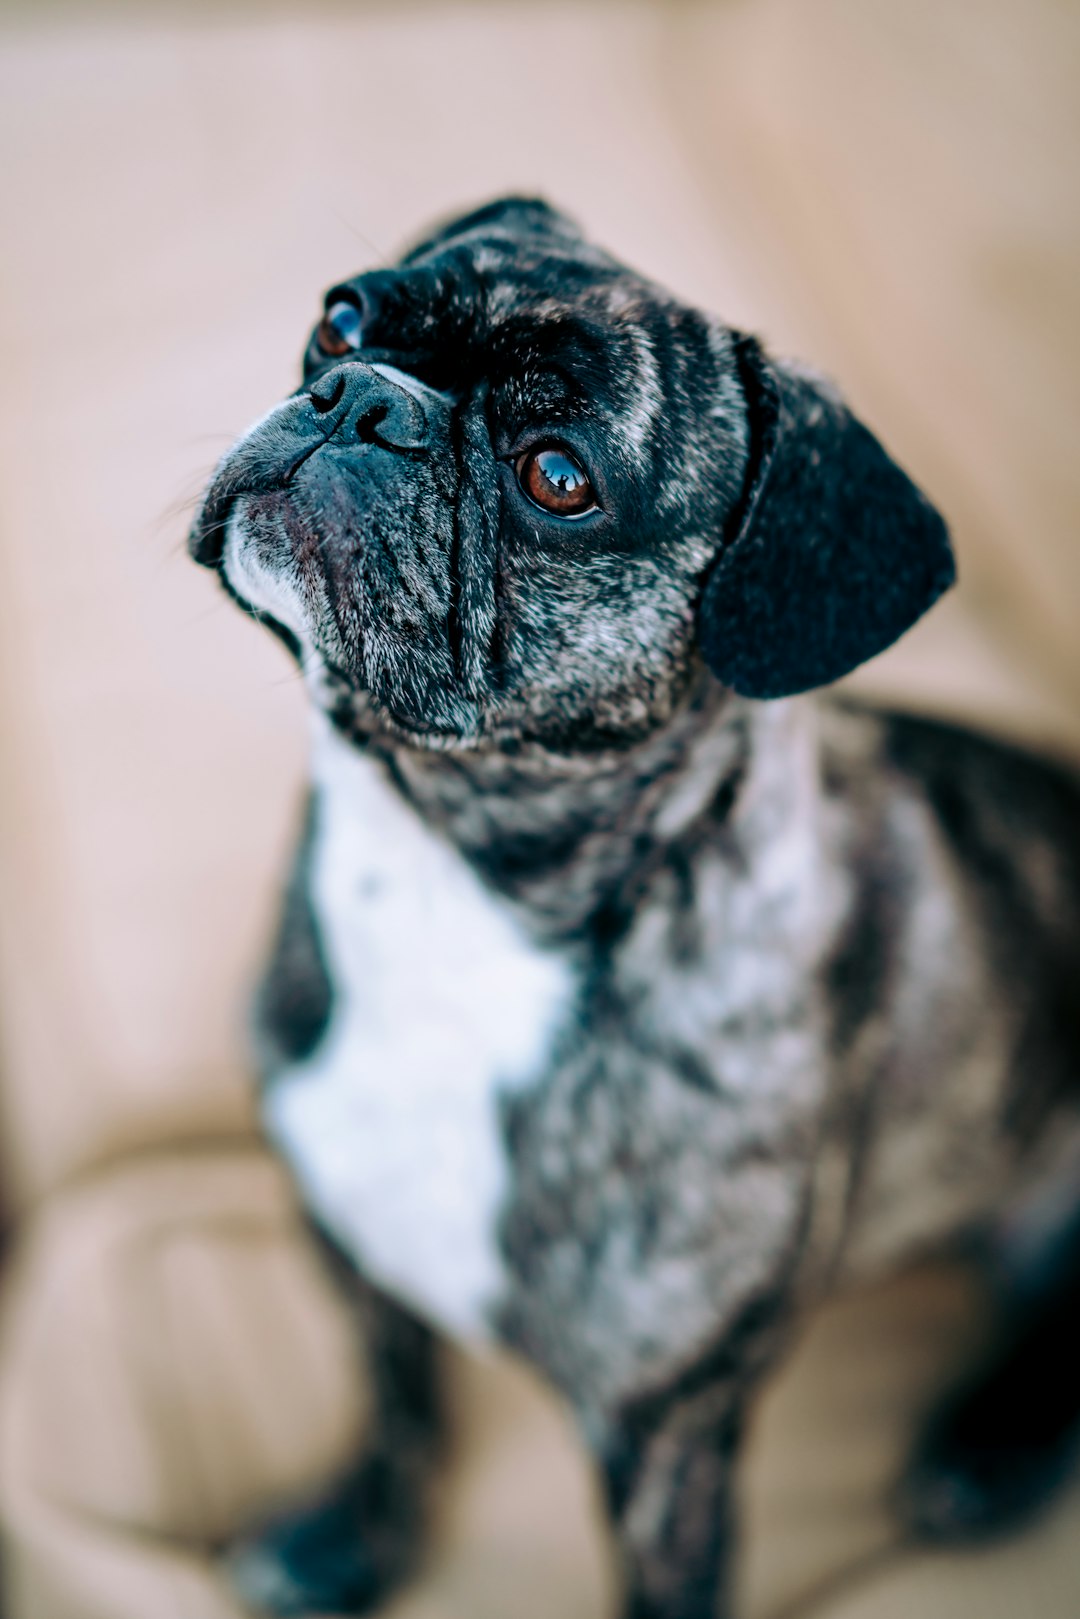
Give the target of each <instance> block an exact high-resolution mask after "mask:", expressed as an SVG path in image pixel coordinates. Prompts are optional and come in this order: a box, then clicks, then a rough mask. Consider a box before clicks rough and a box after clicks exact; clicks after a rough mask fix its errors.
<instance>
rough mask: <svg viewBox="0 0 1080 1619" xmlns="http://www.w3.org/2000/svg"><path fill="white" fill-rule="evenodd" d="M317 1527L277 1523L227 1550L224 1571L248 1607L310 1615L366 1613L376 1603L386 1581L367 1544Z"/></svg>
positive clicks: (275, 1613) (282, 1615)
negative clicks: (325, 1533) (316, 1528)
mask: <svg viewBox="0 0 1080 1619" xmlns="http://www.w3.org/2000/svg"><path fill="white" fill-rule="evenodd" d="M314 1527H315V1526H314V1525H312V1524H311V1523H310V1521H308V1522H304V1523H302V1524H282V1525H279V1526H275V1527H274V1528H271V1529H268V1530H266V1531H265V1532H264V1533H263V1534H261V1535H257V1536H253V1537H251V1538H250V1539H247V1540H243V1541H239V1542H237V1544H236V1545H235V1546H233V1547H232V1548H231V1549H230V1550H229V1551H228V1552H227V1553H226V1555H225V1557H224V1559H223V1565H222V1567H223V1572H224V1574H225V1577H226V1579H227V1580H228V1582H229V1584H230V1585H231V1586H232V1587H233V1589H234V1590H235V1592H236V1593H237V1595H238V1596H239V1597H240V1599H241V1601H242V1602H243V1604H244V1606H245V1607H246V1608H249V1609H251V1610H252V1611H253V1612H254V1613H257V1614H270V1615H274V1616H281V1619H284V1616H286V1615H300V1614H303V1615H305V1616H307V1619H311V1616H314V1615H335V1616H337V1615H352V1614H362V1613H367V1612H368V1611H369V1610H370V1609H371V1608H372V1607H374V1606H375V1605H376V1603H377V1602H378V1601H379V1599H380V1597H381V1596H382V1595H383V1594H384V1583H383V1581H382V1580H381V1579H380V1578H379V1574H378V1570H377V1569H376V1567H375V1563H374V1560H373V1559H372V1558H371V1556H370V1555H369V1554H368V1552H367V1551H366V1549H365V1547H364V1544H363V1542H362V1541H361V1540H360V1539H359V1538H356V1539H345V1538H341V1537H334V1538H331V1537H329V1536H326V1535H320V1534H318V1533H313V1532H312V1531H313V1529H314Z"/></svg>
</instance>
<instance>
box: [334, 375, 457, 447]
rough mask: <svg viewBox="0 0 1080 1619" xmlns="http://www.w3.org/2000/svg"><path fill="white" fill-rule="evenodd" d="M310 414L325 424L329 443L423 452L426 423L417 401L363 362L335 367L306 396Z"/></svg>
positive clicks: (425, 416) (427, 439)
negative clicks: (323, 419)
mask: <svg viewBox="0 0 1080 1619" xmlns="http://www.w3.org/2000/svg"><path fill="white" fill-rule="evenodd" d="M308 392H309V394H310V397H311V405H312V409H313V410H314V411H315V413H316V414H317V415H319V416H324V417H326V418H327V421H326V424H325V425H326V426H327V427H329V429H330V431H329V434H328V439H335V440H337V441H338V442H339V443H340V442H341V441H342V440H346V439H353V440H356V439H359V440H360V442H361V443H362V444H381V445H382V446H383V448H384V449H387V450H426V449H427V448H428V443H429V423H428V418H427V414H426V412H425V410H424V406H423V404H422V403H421V401H420V400H419V399H417V398H416V397H415V395H413V394H411V393H409V391H408V390H407V389H406V388H403V387H401V386H400V384H398V383H396V382H392V381H391V380H390V378H389V377H384V376H382V375H381V374H380V373H379V372H378V371H375V370H374V369H373V368H372V367H371V366H370V365H364V364H363V362H362V361H359V360H350V361H349V362H348V363H347V364H345V365H338V366H335V367H334V369H333V370H332V371H327V372H326V373H325V374H324V375H323V376H321V377H319V379H318V380H317V381H316V382H313V383H312V385H311V387H310V389H309V390H308Z"/></svg>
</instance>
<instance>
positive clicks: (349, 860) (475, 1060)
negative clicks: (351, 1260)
mask: <svg viewBox="0 0 1080 1619" xmlns="http://www.w3.org/2000/svg"><path fill="white" fill-rule="evenodd" d="M319 727H320V728H319V733H318V736H317V742H316V749H315V759H314V770H315V781H316V786H317V788H318V792H319V797H318V809H317V828H316V835H315V844H314V848H313V851H312V866H311V892H312V900H313V905H314V910H315V916H316V918H317V921H318V926H319V931H320V936H321V940H322V945H323V950H324V953H325V958H326V964H327V967H328V969H329V973H330V978H331V982H332V984H333V991H334V1006H333V1013H332V1018H331V1023H330V1027H329V1029H328V1031H327V1033H326V1035H325V1036H324V1038H323V1040H322V1041H321V1043H320V1045H319V1047H318V1048H317V1050H316V1051H315V1053H314V1054H313V1055H312V1057H311V1058H310V1059H308V1060H307V1061H306V1062H304V1063H301V1064H297V1065H296V1066H295V1067H293V1068H290V1069H287V1070H286V1071H285V1072H284V1073H282V1074H280V1075H279V1076H277V1077H276V1078H275V1080H274V1082H273V1084H272V1085H271V1086H270V1088H269V1090H268V1092H267V1095H266V1123H267V1127H268V1129H269V1132H270V1134H271V1136H272V1137H273V1139H274V1140H275V1141H276V1143H277V1145H278V1146H279V1147H280V1148H281V1149H282V1151H283V1152H284V1153H285V1154H286V1155H287V1157H288V1158H289V1159H290V1161H291V1163H292V1164H293V1167H294V1168H295V1170H296V1173H297V1175H298V1177H299V1179H300V1182H301V1185H302V1187H303V1190H304V1193H305V1195H306V1197H307V1199H308V1201H309V1203H310V1205H311V1206H312V1208H313V1210H314V1211H315V1213H316V1214H317V1215H318V1216H319V1218H320V1219H321V1220H322V1221H323V1222H324V1223H325V1225H326V1226H327V1228H328V1229H329V1230H330V1231H331V1232H332V1233H333V1235H334V1236H335V1238H336V1239H337V1240H338V1241H339V1242H340V1243H341V1244H342V1245H343V1246H344V1247H345V1248H346V1250H347V1251H348V1252H349V1253H351V1254H352V1255H353V1256H354V1257H355V1259H356V1262H357V1264H358V1265H359V1266H360V1268H361V1269H362V1270H363V1271H364V1273H365V1274H366V1275H368V1276H370V1277H371V1278H372V1280H373V1281H375V1282H377V1283H378V1284H379V1285H380V1286H382V1287H384V1288H386V1289H387V1290H388V1291H390V1292H392V1293H394V1294H395V1295H396V1296H397V1297H399V1298H400V1299H402V1301H403V1302H405V1303H407V1304H409V1305H410V1306H411V1307H412V1308H414V1309H415V1310H417V1311H418V1312H419V1313H420V1314H422V1315H424V1316H425V1317H427V1318H428V1319H429V1320H432V1321H433V1322H435V1323H436V1324H437V1325H439V1326H440V1327H441V1328H442V1329H443V1330H446V1331H449V1332H451V1333H452V1334H453V1335H455V1336H457V1337H461V1338H465V1339H471V1340H475V1339H477V1338H483V1337H485V1336H487V1333H488V1328H487V1314H488V1311H489V1309H490V1306H491V1305H492V1303H493V1302H494V1300H495V1299H496V1297H497V1296H498V1293H499V1291H500V1282H501V1266H500V1260H499V1252H498V1246H497V1241H496V1221H497V1218H498V1213H499V1209H500V1207H501V1204H502V1202H503V1198H504V1195H505V1192H506V1189H507V1176H508V1164H507V1161H506V1156H505V1152H504V1148H503V1144H502V1135H501V1131H500V1127H499V1107H498V1099H499V1095H500V1093H505V1092H508V1091H512V1090H513V1089H515V1088H520V1087H521V1086H523V1085H526V1084H528V1082H529V1081H530V1080H532V1079H533V1078H534V1077H538V1076H539V1075H540V1073H541V1072H542V1070H543V1066H544V1061H545V1058H546V1056H547V1054H548V1052H549V1051H550V1049H551V1045H552V1041H553V1038H554V1035H555V1033H556V1031H557V1029H558V1028H559V1026H560V1025H561V1024H562V1023H563V1022H564V1021H565V1020H566V1018H567V1017H568V1016H569V1015H570V1012H571V1008H572V1003H573V997H574V989H575V985H574V976H573V973H572V971H571V968H570V964H569V962H568V961H567V960H566V959H565V958H564V957H562V956H559V955H556V954H552V953H549V952H545V951H542V950H540V949H538V948H537V946H536V945H534V944H533V943H532V942H531V941H530V940H529V939H528V938H527V937H526V936H525V934H524V932H523V930H522V929H521V927H520V926H519V924H518V922H517V920H516V918H515V917H514V915H513V913H512V911H511V910H510V908H509V907H508V906H506V905H505V904H504V903H502V902H501V901H500V900H499V898H498V897H497V896H496V895H494V894H492V893H490V892H489V891H488V890H487V889H486V888H485V887H484V886H483V884H482V883H481V882H480V880H479V878H478V877H477V876H476V874H475V872H474V871H473V870H472V868H471V867H470V866H468V865H467V864H466V862H465V861H464V860H463V859H462V857H461V856H460V855H459V854H458V852H457V851H456V850H455V849H454V848H452V847H451V846H450V845H449V844H448V843H446V842H445V841H444V840H443V839H442V838H440V837H438V836H437V835H435V834H434V833H433V832H432V831H430V830H429V828H428V827H426V826H425V825H424V823H423V822H422V821H421V819H420V818H419V816H417V815H416V814H415V813H414V811H413V810H412V808H411V807H410V806H409V805H408V804H407V803H406V801H405V800H404V799H403V798H402V797H401V796H400V794H399V793H398V792H397V790H396V789H395V788H394V787H393V786H392V784H391V783H390V782H388V781H387V780H386V778H385V776H384V774H383V772H382V770H381V767H380V766H379V765H378V764H376V763H375V762H374V761H372V760H371V759H369V758H367V757H366V756H365V755H363V754H362V753H359V752H358V751H357V750H356V749H354V748H352V747H351V746H349V744H348V743H346V742H344V741H343V740H341V739H340V738H339V737H338V736H337V735H336V734H335V733H334V732H332V731H331V730H330V729H329V727H328V726H326V725H325V723H324V722H321V721H320V722H319Z"/></svg>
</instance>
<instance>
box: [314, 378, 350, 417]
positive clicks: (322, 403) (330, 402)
mask: <svg viewBox="0 0 1080 1619" xmlns="http://www.w3.org/2000/svg"><path fill="white" fill-rule="evenodd" d="M309 391H310V394H311V403H312V407H313V408H314V409H315V410H317V411H318V413H319V415H320V416H325V414H326V412H327V411H328V410H333V408H334V406H335V405H337V404H340V402H341V396H342V394H343V393H344V392H345V378H344V377H343V376H341V375H340V374H339V375H338V377H337V380H336V381H335V383H334V386H333V387H332V388H331V390H330V392H329V393H328V394H320V393H316V392H315V389H314V388H312V389H310V390H309Z"/></svg>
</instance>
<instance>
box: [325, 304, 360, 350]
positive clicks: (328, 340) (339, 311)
mask: <svg viewBox="0 0 1080 1619" xmlns="http://www.w3.org/2000/svg"><path fill="white" fill-rule="evenodd" d="M363 324H364V323H363V318H362V316H361V314H360V311H359V309H358V308H357V307H356V305H355V304H354V303H350V302H349V301H348V300H347V299H345V298H340V299H339V300H338V302H337V303H333V304H331V305H330V308H329V309H328V310H327V311H326V314H325V315H324V316H323V318H322V320H321V321H320V322H319V325H318V329H317V331H316V333H315V341H316V342H317V343H318V345H319V347H320V348H321V349H322V351H323V353H324V354H329V355H331V356H332V357H333V358H334V359H338V358H339V357H340V356H341V355H342V354H349V353H351V352H352V351H353V350H354V349H358V348H359V347H360V344H361V341H362V339H363V335H364V331H363Z"/></svg>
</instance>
